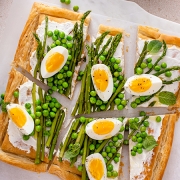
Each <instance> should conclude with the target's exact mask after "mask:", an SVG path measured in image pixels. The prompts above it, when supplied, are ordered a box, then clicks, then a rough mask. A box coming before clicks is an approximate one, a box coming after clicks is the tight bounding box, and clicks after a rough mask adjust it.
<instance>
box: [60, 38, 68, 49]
mask: <svg viewBox="0 0 180 180" xmlns="http://www.w3.org/2000/svg"><path fill="white" fill-rule="evenodd" d="M66 41H67V40H66V39H65V38H64V39H61V42H62V43H63V44H65V43H66ZM66 46H67V47H68V45H67V44H66Z"/></svg>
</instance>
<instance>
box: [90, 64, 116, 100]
mask: <svg viewBox="0 0 180 180" xmlns="http://www.w3.org/2000/svg"><path fill="white" fill-rule="evenodd" d="M91 78H92V81H93V84H94V88H95V90H96V92H97V94H98V96H99V98H100V99H101V100H103V101H107V100H108V99H109V98H110V97H111V95H112V93H113V78H112V74H111V71H110V69H109V68H108V67H107V66H106V65H104V64H96V65H94V66H92V69H91Z"/></svg>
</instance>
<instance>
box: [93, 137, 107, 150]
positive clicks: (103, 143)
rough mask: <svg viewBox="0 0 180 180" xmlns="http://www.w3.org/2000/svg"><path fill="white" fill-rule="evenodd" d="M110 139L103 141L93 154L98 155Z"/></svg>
mask: <svg viewBox="0 0 180 180" xmlns="http://www.w3.org/2000/svg"><path fill="white" fill-rule="evenodd" d="M109 140H110V139H106V140H104V141H103V142H102V143H101V145H100V146H99V147H98V148H97V149H96V150H95V152H94V153H99V152H101V150H102V149H103V148H104V146H105V145H106V144H107V143H108V142H109Z"/></svg>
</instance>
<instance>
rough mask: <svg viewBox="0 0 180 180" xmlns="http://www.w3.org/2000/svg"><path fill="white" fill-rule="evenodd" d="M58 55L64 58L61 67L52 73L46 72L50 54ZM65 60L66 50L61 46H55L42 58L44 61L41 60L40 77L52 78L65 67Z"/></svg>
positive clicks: (66, 56)
mask: <svg viewBox="0 0 180 180" xmlns="http://www.w3.org/2000/svg"><path fill="white" fill-rule="evenodd" d="M56 52H58V53H60V54H62V55H63V56H64V61H63V63H62V64H61V66H60V67H59V68H58V69H56V70H55V71H53V72H47V70H46V62H47V59H48V58H49V56H51V55H52V54H54V53H56ZM67 58H68V50H67V49H66V48H65V47H63V46H56V47H55V48H53V49H51V50H50V51H49V52H48V53H47V54H46V56H45V57H44V59H43V60H42V63H41V75H42V77H43V78H48V77H51V76H53V75H54V74H56V73H57V72H58V71H60V70H61V69H62V67H63V66H64V65H65V63H66V62H67Z"/></svg>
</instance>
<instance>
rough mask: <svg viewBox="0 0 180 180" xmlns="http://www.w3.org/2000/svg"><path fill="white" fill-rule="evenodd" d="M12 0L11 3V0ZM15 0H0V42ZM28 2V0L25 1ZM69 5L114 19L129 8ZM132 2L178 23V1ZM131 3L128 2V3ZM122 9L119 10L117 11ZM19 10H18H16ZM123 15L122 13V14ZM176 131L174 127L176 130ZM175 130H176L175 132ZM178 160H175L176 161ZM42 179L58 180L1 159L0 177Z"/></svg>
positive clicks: (80, 0)
mask: <svg viewBox="0 0 180 180" xmlns="http://www.w3.org/2000/svg"><path fill="white" fill-rule="evenodd" d="M13 1H14V2H13ZM15 1H18V0H0V41H1V39H2V37H3V36H8V34H9V33H11V31H12V30H13V28H12V29H6V32H5V31H4V30H5V25H6V20H7V17H8V14H10V10H11V5H12V3H15ZM24 1H28V0H24ZM42 1H44V2H49V3H55V4H57V2H58V3H59V4H60V0H42ZM71 1H72V2H71V4H70V5H68V6H67V5H63V7H67V8H71V9H72V7H73V6H74V5H78V6H79V7H80V9H81V10H89V9H91V10H92V11H93V12H94V13H97V14H102V15H106V16H111V17H113V18H125V16H126V14H127V13H129V11H128V9H123V8H122V7H121V0H113V1H109V0H71ZM132 1H133V2H136V3H138V4H139V5H140V6H141V7H142V8H144V9H145V10H146V11H148V12H150V13H151V14H154V15H156V16H159V17H162V18H165V19H168V20H171V21H174V22H177V23H180V11H179V7H180V1H179V0H173V1H169V0H143V1H142V0H132ZM129 5H130V6H131V5H132V4H131V3H130V4H129ZM120 10H121V11H123V13H122V12H120ZM19 13H21V12H19ZM122 14H124V15H125V16H124V17H123V16H122ZM0 62H1V60H0ZM2 91H3V90H2V89H1V88H0V93H2ZM176 131H177V130H176ZM175 133H176V132H175ZM174 150H175V147H174V146H173V148H172V153H173V152H177V151H174ZM176 157H177V159H178V158H179V156H178V154H171V156H170V160H169V163H168V166H167V169H166V171H165V175H164V178H163V179H164V180H169V179H171V178H170V177H171V176H169V174H172V173H176V176H174V177H176V178H173V180H178V179H180V175H179V171H178V167H177V168H174V169H172V168H171V165H172V164H173V163H174V160H175V158H176ZM176 163H177V162H176ZM172 171H173V172H172ZM21 179H22V180H30V179H31V180H34V179H36V180H42V179H51V180H58V179H59V178H57V177H56V176H53V175H49V174H48V173H41V174H37V173H32V172H29V171H26V170H22V169H19V168H17V167H14V166H11V165H8V164H5V163H3V162H0V180H21Z"/></svg>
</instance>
